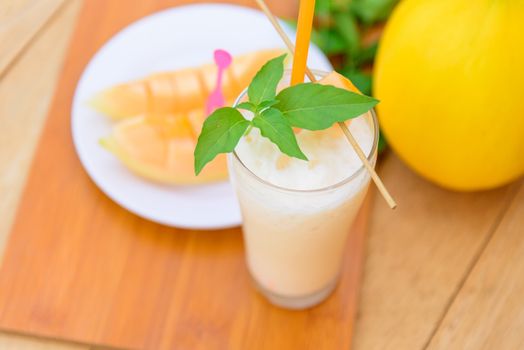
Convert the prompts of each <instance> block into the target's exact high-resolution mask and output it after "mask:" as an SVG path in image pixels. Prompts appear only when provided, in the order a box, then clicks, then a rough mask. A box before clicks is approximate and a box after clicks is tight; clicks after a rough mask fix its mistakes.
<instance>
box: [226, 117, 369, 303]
mask: <svg viewBox="0 0 524 350" xmlns="http://www.w3.org/2000/svg"><path fill="white" fill-rule="evenodd" d="M347 124H348V125H349V129H350V131H351V132H352V134H353V136H354V137H355V139H356V140H357V141H358V143H359V144H360V146H361V148H362V150H363V151H364V153H365V154H366V155H368V156H369V157H368V158H369V159H370V161H371V163H372V164H374V162H375V159H376V138H377V132H376V130H377V129H376V128H377V124H376V119H375V117H374V114H373V113H372V112H369V113H366V114H365V115H362V116H360V117H357V118H355V119H352V120H351V122H348V123H347ZM296 136H297V141H298V144H299V146H300V148H301V149H302V151H303V152H304V154H305V155H306V156H307V157H308V159H309V161H307V162H306V161H303V160H299V159H296V158H290V157H288V156H286V155H283V154H282V152H280V150H279V149H278V148H277V147H276V146H275V145H274V144H273V143H271V142H270V141H269V140H268V139H266V138H265V137H262V136H261V135H260V132H259V131H258V130H257V129H253V130H252V131H251V132H250V133H249V134H248V135H247V136H246V137H243V138H242V139H241V140H240V142H239V144H238V145H237V147H236V149H235V152H234V153H233V154H230V155H229V168H230V176H231V178H232V180H233V183H234V185H235V189H236V192H237V196H238V199H239V202H240V206H241V210H242V216H243V221H244V223H243V231H244V238H245V245H246V255H247V263H248V268H249V270H250V272H251V274H252V276H253V278H254V280H255V282H256V283H257V285H258V286H259V288H260V289H261V290H262V292H263V293H264V294H265V295H266V296H267V297H268V298H269V299H270V300H271V301H272V302H273V303H275V304H278V305H282V306H285V307H289V308H304V307H309V306H311V305H314V304H316V303H318V302H320V301H322V300H323V299H324V298H325V297H327V295H329V294H330V292H331V291H332V290H333V288H334V287H335V285H336V282H337V280H338V275H339V272H340V269H341V261H342V257H343V252H344V247H345V241H346V238H347V235H348V233H349V231H350V227H351V224H352V223H353V220H354V218H355V216H356V214H357V212H358V210H359V208H360V206H361V204H362V201H363V199H364V196H365V193H366V191H367V188H368V185H369V175H368V173H367V172H366V171H365V169H364V168H363V166H362V162H361V161H360V159H359V158H358V156H357V154H356V153H355V151H354V150H353V149H352V147H351V146H350V145H349V143H348V141H347V140H346V139H345V137H344V135H343V133H342V131H341V130H340V128H339V127H338V126H337V125H334V126H333V127H332V128H330V129H327V130H324V131H309V130H302V131H301V132H300V133H298V134H297V135H296Z"/></svg>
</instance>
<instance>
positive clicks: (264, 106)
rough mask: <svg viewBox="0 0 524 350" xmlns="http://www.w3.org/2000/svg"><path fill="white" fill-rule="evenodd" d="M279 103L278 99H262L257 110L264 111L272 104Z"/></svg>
mask: <svg viewBox="0 0 524 350" xmlns="http://www.w3.org/2000/svg"><path fill="white" fill-rule="evenodd" d="M277 103H278V101H277V100H268V101H262V102H260V104H259V105H258V107H257V112H262V111H263V110H264V109H267V108H269V107H271V106H274V105H276V104H277Z"/></svg>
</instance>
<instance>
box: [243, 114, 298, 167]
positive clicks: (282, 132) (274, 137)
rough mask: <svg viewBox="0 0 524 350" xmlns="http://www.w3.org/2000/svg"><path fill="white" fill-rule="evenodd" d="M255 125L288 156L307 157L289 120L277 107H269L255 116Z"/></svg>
mask: <svg viewBox="0 0 524 350" xmlns="http://www.w3.org/2000/svg"><path fill="white" fill-rule="evenodd" d="M253 125H254V126H255V127H257V128H258V129H260V133H261V134H262V136H264V137H267V138H268V139H269V140H271V142H273V143H274V144H275V145H277V147H278V148H279V149H280V151H281V152H282V153H285V154H287V155H288V156H291V157H295V158H298V159H302V160H307V157H306V155H305V154H304V153H302V151H301V150H300V147H299V146H298V143H297V139H296V137H295V134H294V133H293V129H292V128H291V125H289V122H288V121H287V120H286V118H284V116H283V115H282V112H280V111H279V110H278V109H275V108H268V109H266V110H265V111H264V112H262V113H261V114H258V115H256V116H255V118H253Z"/></svg>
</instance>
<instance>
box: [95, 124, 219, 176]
mask: <svg viewBox="0 0 524 350" xmlns="http://www.w3.org/2000/svg"><path fill="white" fill-rule="evenodd" d="M203 119H204V118H203V116H202V118H201V120H203ZM200 125H201V124H200ZM194 133H195V132H194V130H193V127H192V125H191V122H190V121H189V119H188V118H187V117H186V116H182V115H170V116H164V117H162V118H159V117H146V116H138V117H133V118H128V119H125V120H122V121H120V122H118V123H117V124H116V125H115V127H114V129H113V133H112V134H111V135H110V136H109V137H107V138H104V139H102V140H100V143H101V144H102V146H103V147H104V148H106V149H107V150H109V151H110V152H112V153H113V154H114V155H115V156H116V157H117V158H118V159H119V160H120V161H121V162H122V163H123V164H124V165H126V166H127V167H128V168H129V169H130V170H131V171H133V172H134V173H135V174H137V175H139V176H141V177H144V178H146V179H148V180H152V181H155V182H160V183H164V184H180V185H186V184H197V183H204V182H210V181H218V180H224V179H226V178H227V166H226V158H225V155H224V154H222V155H220V156H218V157H217V158H216V159H215V160H213V162H211V163H209V164H208V166H206V168H205V169H204V170H203V171H202V173H200V175H199V176H198V177H197V176H195V171H194V168H193V163H194V162H193V151H194V149H195V145H196V138H195V136H194Z"/></svg>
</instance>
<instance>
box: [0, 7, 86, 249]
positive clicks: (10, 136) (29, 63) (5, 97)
mask: <svg viewBox="0 0 524 350" xmlns="http://www.w3.org/2000/svg"><path fill="white" fill-rule="evenodd" d="M80 5H81V1H77V0H73V1H70V3H69V4H68V5H67V6H66V7H64V8H63V10H62V11H61V13H60V15H59V16H57V17H56V18H55V20H53V21H52V22H51V23H49V26H48V27H47V28H46V29H45V30H44V31H43V32H42V33H41V35H40V36H39V37H38V38H37V40H35V41H34V43H33V44H32V45H31V47H30V48H28V50H27V51H26V52H25V53H24V54H23V55H22V56H21V57H20V60H19V61H18V62H17V63H16V64H15V65H14V66H13V67H12V69H11V70H10V71H9V73H8V74H6V75H4V76H3V78H2V79H1V80H0V125H1V127H2V137H1V138H0V193H1V196H0V213H2V220H0V257H1V256H2V252H3V248H4V245H5V244H4V243H5V240H6V238H7V233H8V229H9V228H10V226H11V223H12V219H13V216H14V213H15V209H16V206H17V204H18V199H19V197H20V194H21V191H22V187H23V184H24V182H25V179H26V174H27V171H28V170H29V165H30V162H31V159H32V155H33V151H34V149H35V146H36V143H37V140H38V136H39V135H40V131H41V128H42V125H43V122H44V119H45V116H46V114H47V111H48V108H49V103H50V101H51V98H52V96H53V92H54V87H55V85H56V81H57V78H58V73H59V72H60V70H61V65H62V62H63V57H64V54H65V50H66V48H67V45H68V42H69V38H70V36H71V34H72V31H73V27H74V23H75V20H76V16H77V14H78V11H79V9H80Z"/></svg>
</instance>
